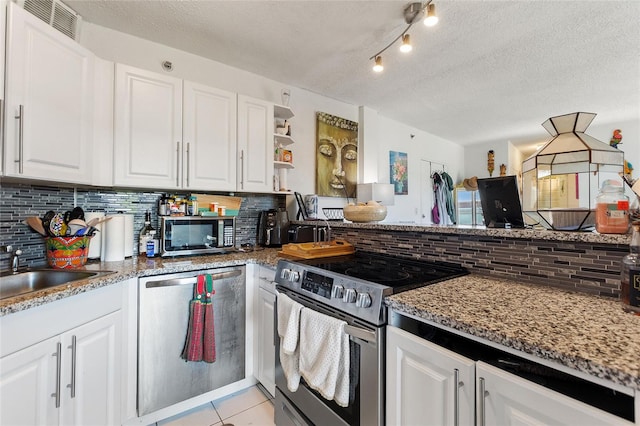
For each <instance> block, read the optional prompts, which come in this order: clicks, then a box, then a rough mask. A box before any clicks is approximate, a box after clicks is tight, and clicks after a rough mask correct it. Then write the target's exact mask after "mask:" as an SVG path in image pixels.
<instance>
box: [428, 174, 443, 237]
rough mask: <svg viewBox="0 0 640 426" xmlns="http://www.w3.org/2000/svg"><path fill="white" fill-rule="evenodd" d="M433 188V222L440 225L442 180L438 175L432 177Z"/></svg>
mask: <svg viewBox="0 0 640 426" xmlns="http://www.w3.org/2000/svg"><path fill="white" fill-rule="evenodd" d="M431 181H432V187H433V208H432V209H431V222H433V224H435V225H439V224H440V219H441V218H442V216H441V215H440V203H439V201H438V188H439V187H440V186H441V185H442V179H441V178H440V175H439V174H438V173H433V174H432V175H431Z"/></svg>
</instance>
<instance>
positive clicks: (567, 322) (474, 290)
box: [387, 275, 640, 390]
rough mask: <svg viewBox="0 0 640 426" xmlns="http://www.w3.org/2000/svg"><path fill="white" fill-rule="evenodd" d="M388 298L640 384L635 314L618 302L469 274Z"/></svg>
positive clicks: (639, 322)
mask: <svg viewBox="0 0 640 426" xmlns="http://www.w3.org/2000/svg"><path fill="white" fill-rule="evenodd" d="M387 304H388V305H389V306H390V307H391V308H393V309H395V310H396V311H398V312H404V313H408V314H412V315H414V316H416V317H419V318H423V319H426V320H430V321H433V322H436V323H438V324H442V325H444V326H447V327H451V328H453V329H456V330H459V331H462V332H465V333H469V334H471V335H474V336H478V337H481V338H484V339H487V340H490V341H492V342H496V343H499V344H502V345H504V346H507V347H510V348H514V349H517V350H520V351H523V352H526V353H529V354H531V355H535V356H537V357H540V358H543V359H548V360H552V361H555V362H558V363H560V364H563V365H565V366H567V367H570V368H573V369H576V370H579V371H582V372H585V373H588V374H590V375H593V376H597V377H600V378H603V379H607V380H610V381H613V382H615V383H619V384H621V385H624V386H628V387H631V388H634V389H638V390H640V357H639V356H638V354H640V316H634V315H631V314H628V313H626V312H624V311H623V310H622V308H621V305H620V303H619V302H616V301H612V300H609V299H606V298H602V297H596V296H591V295H586V294H579V293H572V292H566V291H562V290H558V289H553V288H548V287H541V286H534V285H527V284H519V283H517V282H514V281H507V280H499V279H491V278H484V277H479V276H475V275H468V276H465V277H460V278H455V279H452V280H449V281H445V282H442V283H439V284H435V285H431V286H427V287H422V288H419V289H416V290H411V291H407V292H403V293H399V294H396V295H393V296H391V297H389V298H387Z"/></svg>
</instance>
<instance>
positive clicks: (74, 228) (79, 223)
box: [67, 219, 87, 235]
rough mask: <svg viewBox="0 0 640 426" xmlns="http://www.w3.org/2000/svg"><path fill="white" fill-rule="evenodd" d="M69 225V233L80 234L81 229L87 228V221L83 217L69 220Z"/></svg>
mask: <svg viewBox="0 0 640 426" xmlns="http://www.w3.org/2000/svg"><path fill="white" fill-rule="evenodd" d="M67 226H68V227H69V229H68V234H69V235H78V232H79V231H81V230H82V229H85V228H87V224H86V222H85V221H84V220H82V219H72V220H70V221H69V223H68V224H67Z"/></svg>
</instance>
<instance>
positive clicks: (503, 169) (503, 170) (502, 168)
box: [500, 164, 507, 176]
mask: <svg viewBox="0 0 640 426" xmlns="http://www.w3.org/2000/svg"><path fill="white" fill-rule="evenodd" d="M506 175H507V166H506V165H504V164H500V176H506Z"/></svg>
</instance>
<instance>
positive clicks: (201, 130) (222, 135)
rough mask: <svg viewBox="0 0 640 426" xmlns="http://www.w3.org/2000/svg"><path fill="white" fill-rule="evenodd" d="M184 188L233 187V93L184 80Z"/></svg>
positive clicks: (234, 165)
mask: <svg viewBox="0 0 640 426" xmlns="http://www.w3.org/2000/svg"><path fill="white" fill-rule="evenodd" d="M183 107H184V119H183V123H182V132H183V143H184V145H185V146H184V164H183V170H184V173H183V174H184V181H183V186H184V187H185V188H186V189H200V190H224V191H235V190H236V164H237V161H236V158H237V152H236V143H237V138H236V114H237V107H236V94H235V93H231V92H226V91H224V90H219V89H214V88H212V87H207V86H203V85H200V84H196V83H192V82H189V81H185V82H184V103H183Z"/></svg>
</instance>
